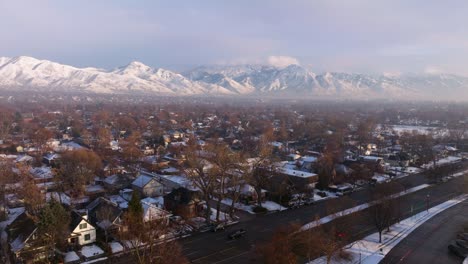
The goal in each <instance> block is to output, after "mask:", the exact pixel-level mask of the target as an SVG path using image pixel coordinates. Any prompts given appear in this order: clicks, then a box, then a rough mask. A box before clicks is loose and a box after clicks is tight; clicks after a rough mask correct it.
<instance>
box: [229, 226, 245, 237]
mask: <svg viewBox="0 0 468 264" xmlns="http://www.w3.org/2000/svg"><path fill="white" fill-rule="evenodd" d="M246 232H247V231H245V229H243V228H241V229H238V230H236V231H234V232H232V233H230V234H229V235H228V238H229V239H237V238H241V237H243V236H244V235H245V233H246Z"/></svg>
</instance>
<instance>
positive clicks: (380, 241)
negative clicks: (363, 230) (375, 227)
mask: <svg viewBox="0 0 468 264" xmlns="http://www.w3.org/2000/svg"><path fill="white" fill-rule="evenodd" d="M379 243H382V231H381V230H379Z"/></svg>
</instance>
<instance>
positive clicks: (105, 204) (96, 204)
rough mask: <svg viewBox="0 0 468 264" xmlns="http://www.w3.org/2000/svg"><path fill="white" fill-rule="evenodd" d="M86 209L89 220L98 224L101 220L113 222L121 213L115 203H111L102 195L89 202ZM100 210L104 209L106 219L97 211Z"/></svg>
mask: <svg viewBox="0 0 468 264" xmlns="http://www.w3.org/2000/svg"><path fill="white" fill-rule="evenodd" d="M86 209H87V210H88V217H89V221H91V223H92V224H96V225H98V226H99V223H100V222H102V221H103V220H110V222H111V223H113V222H115V220H116V219H117V218H118V217H120V215H121V214H122V213H123V211H122V210H121V209H120V208H119V206H118V205H117V204H116V203H113V202H111V201H109V200H108V199H106V198H104V197H99V198H97V199H96V200H94V201H93V202H92V203H90V204H89V205H88V207H87V208H86ZM101 210H105V211H106V216H105V217H106V218H108V219H104V216H103V215H100V213H99V212H100V211H101Z"/></svg>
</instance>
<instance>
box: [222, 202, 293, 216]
mask: <svg viewBox="0 0 468 264" xmlns="http://www.w3.org/2000/svg"><path fill="white" fill-rule="evenodd" d="M221 203H223V204H225V205H227V206H231V204H232V200H231V199H229V198H225V199H223V200H222V201H221ZM256 206H257V204H252V205H246V204H242V203H235V204H234V207H235V208H237V209H239V210H242V211H246V212H248V213H250V214H255V212H254V211H253V209H254V207H256ZM262 206H263V207H265V208H266V209H267V210H268V211H283V210H286V209H288V208H286V207H284V206H281V205H280V204H277V203H275V202H273V201H264V202H262Z"/></svg>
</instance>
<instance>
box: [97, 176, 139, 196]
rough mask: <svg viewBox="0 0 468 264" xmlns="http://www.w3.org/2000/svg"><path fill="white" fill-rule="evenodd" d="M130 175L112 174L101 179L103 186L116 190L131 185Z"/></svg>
mask: <svg viewBox="0 0 468 264" xmlns="http://www.w3.org/2000/svg"><path fill="white" fill-rule="evenodd" d="M131 182H132V180H131V177H130V175H127V174H113V175H111V176H108V177H106V178H105V179H104V180H103V184H104V188H106V189H107V190H108V191H110V192H116V191H118V190H121V189H123V188H127V187H128V186H130V185H131Z"/></svg>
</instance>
